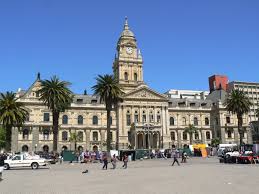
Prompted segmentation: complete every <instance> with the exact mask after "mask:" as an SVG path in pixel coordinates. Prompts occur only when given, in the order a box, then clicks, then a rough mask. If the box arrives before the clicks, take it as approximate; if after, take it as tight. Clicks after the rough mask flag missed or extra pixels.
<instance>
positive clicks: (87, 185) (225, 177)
mask: <svg viewBox="0 0 259 194" xmlns="http://www.w3.org/2000/svg"><path fill="white" fill-rule="evenodd" d="M171 162H172V160H170V159H168V160H160V159H157V160H151V161H148V160H147V161H136V162H129V167H128V169H126V170H124V169H122V168H121V166H122V163H121V162H119V163H118V169H116V170H112V169H108V170H107V171H106V170H101V168H102V165H101V164H99V163H98V164H97V163H96V164H68V163H64V164H62V165H60V164H56V165H50V166H49V168H41V169H39V170H31V169H17V170H9V171H5V172H4V180H3V181H1V182H0V193H1V194H16V193H24V194H38V193H51V194H54V193H55V194H56V193H69V194H70V193H71V194H72V193H75V194H76V193H94V194H102V193H104V194H108V193H112V194H117V193H132V194H136V193H141V194H144V193H147V194H153V193H159V194H161V193H168V194H169V193H174V194H189V193H190V194H203V193H204V194H216V193H220V194H232V193H233V194H238V193H242V194H243V193H246V194H252V193H254V194H257V193H258V190H259V184H258V180H259V165H241V164H220V163H219V162H218V159H217V158H205V159H203V158H192V159H190V160H188V163H187V164H182V165H181V166H177V165H175V166H173V167H172V166H171ZM109 167H111V165H110V164H109ZM86 168H87V169H89V173H88V174H82V173H81V172H82V171H83V170H85V169H86Z"/></svg>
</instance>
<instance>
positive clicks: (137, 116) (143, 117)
mask: <svg viewBox="0 0 259 194" xmlns="http://www.w3.org/2000/svg"><path fill="white" fill-rule="evenodd" d="M126 122H127V126H130V125H131V124H132V122H131V115H130V114H127V115H126ZM139 122H140V121H139V115H138V114H136V113H135V115H134V123H139ZM142 122H143V123H146V122H147V116H146V114H143V115H142ZM149 122H150V123H153V122H155V119H154V115H153V114H150V115H149ZM156 122H157V123H160V122H161V116H160V115H157V116H156Z"/></svg>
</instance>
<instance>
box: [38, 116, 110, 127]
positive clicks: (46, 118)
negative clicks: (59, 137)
mask: <svg viewBox="0 0 259 194" xmlns="http://www.w3.org/2000/svg"><path fill="white" fill-rule="evenodd" d="M98 120H99V119H98V117H97V116H93V117H92V124H93V125H98ZM43 121H44V122H49V121H50V116H49V113H44V116H43ZM110 123H111V125H112V117H110ZM62 124H63V125H67V124H68V116H67V115H63V116H62ZM77 124H78V125H83V124H84V117H83V116H82V115H79V116H78V117H77Z"/></svg>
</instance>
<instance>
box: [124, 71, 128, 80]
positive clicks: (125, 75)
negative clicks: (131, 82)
mask: <svg viewBox="0 0 259 194" xmlns="http://www.w3.org/2000/svg"><path fill="white" fill-rule="evenodd" d="M124 79H125V80H128V79H129V75H128V73H127V72H125V73H124Z"/></svg>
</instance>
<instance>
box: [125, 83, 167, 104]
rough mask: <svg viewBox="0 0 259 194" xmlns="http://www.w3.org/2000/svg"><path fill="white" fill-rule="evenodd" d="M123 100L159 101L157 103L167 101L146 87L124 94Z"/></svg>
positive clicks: (164, 97)
mask: <svg viewBox="0 0 259 194" xmlns="http://www.w3.org/2000/svg"><path fill="white" fill-rule="evenodd" d="M123 98H124V99H136V100H138V99H141V100H159V101H168V99H167V97H166V96H165V95H163V94H160V93H158V92H156V91H154V90H151V89H150V88H148V87H147V86H144V87H143V86H142V87H140V88H137V89H135V90H133V91H130V92H128V93H126V94H125V95H124V96H123Z"/></svg>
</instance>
